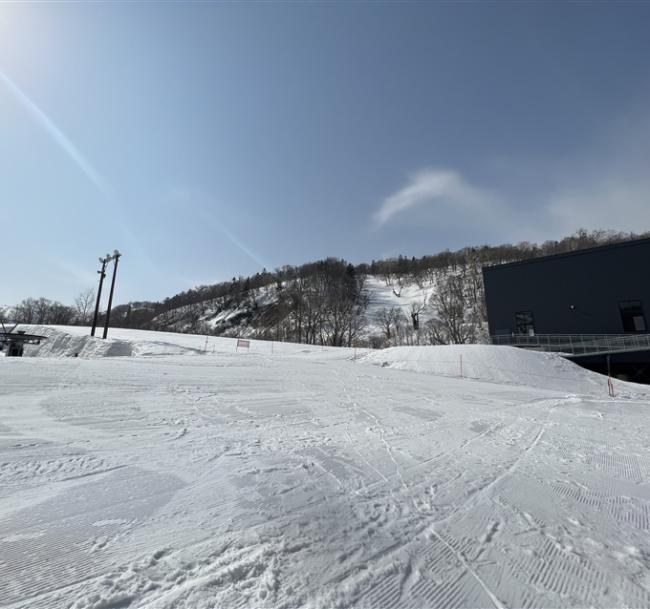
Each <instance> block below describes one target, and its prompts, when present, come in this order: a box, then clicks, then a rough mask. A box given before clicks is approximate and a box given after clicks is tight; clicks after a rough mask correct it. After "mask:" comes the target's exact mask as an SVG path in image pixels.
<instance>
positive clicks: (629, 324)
mask: <svg viewBox="0 0 650 609" xmlns="http://www.w3.org/2000/svg"><path fill="white" fill-rule="evenodd" d="M618 306H619V308H620V310H621V319H622V321H623V331H624V332H645V331H646V323H645V316H644V315H643V307H642V306H641V301H640V300H624V301H623V302H619V303H618Z"/></svg>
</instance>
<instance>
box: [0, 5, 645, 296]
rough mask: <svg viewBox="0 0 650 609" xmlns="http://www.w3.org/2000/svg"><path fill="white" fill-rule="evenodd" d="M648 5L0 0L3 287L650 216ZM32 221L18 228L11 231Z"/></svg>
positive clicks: (427, 248) (24, 291)
mask: <svg viewBox="0 0 650 609" xmlns="http://www.w3.org/2000/svg"><path fill="white" fill-rule="evenodd" d="M648 31H650V4H641V3H621V2H617V3H611V4H608V3H603V2H600V3H593V4H590V3H530V2H527V3H519V4H517V3H510V2H502V3H488V2H484V3H478V2H477V3H472V2H468V3H435V4H434V3H412V4H406V3H395V4H390V3H322V4H293V3H276V4H274V3H260V4H255V3H247V4H232V3H229V4H211V3H195V4H193V3H178V4H173V3H165V4H162V3H161V4H157V3H142V4H138V3H115V4H108V3H107V4H100V3H86V4H77V3H70V4H66V3H58V4H7V3H5V4H0V202H1V203H0V210H1V214H2V222H3V226H4V227H5V228H7V227H9V229H8V230H5V231H3V244H2V245H3V256H2V262H3V263H2V280H1V281H0V304H12V303H15V302H17V301H19V300H20V299H22V298H24V297H27V296H41V295H42V296H47V297H49V298H55V299H59V300H61V301H63V302H66V303H71V302H72V300H73V299H74V297H75V296H76V295H77V294H78V293H79V292H80V291H81V290H82V289H84V288H86V287H88V286H91V285H94V283H95V281H96V273H95V271H96V267H97V266H98V265H97V258H98V257H99V256H100V255H102V254H104V253H106V252H107V251H112V250H113V249H114V248H118V249H120V250H122V251H123V253H124V256H123V259H122V265H121V268H120V275H119V278H118V287H117V293H116V302H126V301H128V300H144V299H160V298H164V297H166V296H171V295H172V294H174V293H175V292H178V291H180V290H184V289H188V288H190V287H192V286H194V285H197V284H204V283H213V282H217V281H220V280H225V279H229V278H231V277H232V276H234V275H240V274H241V275H247V274H251V273H255V272H256V271H258V270H261V267H263V266H265V267H266V268H268V269H272V268H275V267H278V266H282V265H284V264H300V263H303V262H307V261H311V260H315V259H318V258H323V257H326V256H337V257H344V258H346V259H348V260H351V261H353V262H361V261H370V260H371V259H373V258H375V259H376V258H380V257H385V256H390V255H397V254H404V255H408V256H411V255H415V256H419V255H424V254H429V253H435V252H438V251H440V250H443V249H445V248H452V249H453V248H460V247H463V246H466V245H477V244H483V243H498V242H518V241H522V240H532V241H537V240H544V239H552V238H559V237H562V236H564V235H566V234H569V233H571V232H573V231H575V230H576V229H577V228H579V227H585V228H614V229H620V230H635V231H638V232H640V231H644V230H649V229H650V171H648V161H649V160H650V154H649V153H650V36H649V35H648ZM25 235H27V236H25Z"/></svg>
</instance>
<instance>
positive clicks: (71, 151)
mask: <svg viewBox="0 0 650 609" xmlns="http://www.w3.org/2000/svg"><path fill="white" fill-rule="evenodd" d="M0 81H2V82H3V83H4V84H5V86H6V87H7V89H8V90H9V91H10V92H11V94H12V95H13V96H14V97H15V98H16V99H17V100H18V101H19V102H20V104H21V105H22V106H23V107H24V108H25V109H26V110H27V111H28V112H29V113H30V114H31V115H32V117H33V118H34V119H35V120H36V122H37V123H39V124H40V125H41V126H42V127H43V129H45V131H47V133H48V134H49V135H50V136H51V137H52V139H53V140H54V141H55V142H56V143H57V144H58V145H59V147H60V148H61V149H62V150H63V151H64V152H65V153H66V154H67V155H68V156H69V157H70V158H71V159H72V160H73V161H74V163H75V164H76V165H77V166H78V167H79V169H81V171H82V172H83V173H84V174H85V175H86V177H87V178H88V179H89V180H90V181H91V182H92V183H93V184H94V185H95V186H97V188H98V189H99V190H100V191H101V192H102V193H103V194H104V196H106V198H108V199H111V198H112V194H111V188H110V185H109V184H108V182H107V181H106V180H105V179H104V178H103V176H102V175H101V174H100V173H99V172H98V171H97V170H96V169H95V168H94V167H93V165H92V164H91V163H90V161H89V160H88V159H86V157H84V155H83V154H81V152H80V151H79V149H78V148H77V147H76V146H75V145H74V144H73V143H72V141H71V140H70V138H68V137H67V136H66V135H65V133H63V131H62V130H61V129H60V128H59V127H58V126H57V125H56V124H55V123H54V121H53V120H52V119H51V118H50V117H49V116H48V115H47V114H46V113H45V112H44V111H43V110H42V109H41V108H40V107H39V106H38V105H37V104H36V103H35V102H34V101H33V100H32V99H31V98H30V97H29V96H28V95H27V93H25V92H24V91H23V90H22V89H21V88H20V87H19V86H18V85H17V84H16V83H15V82H14V81H13V80H12V79H11V78H9V76H8V75H7V74H6V73H4V72H3V71H2V70H0Z"/></svg>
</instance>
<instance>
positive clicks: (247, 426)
mask: <svg viewBox="0 0 650 609" xmlns="http://www.w3.org/2000/svg"><path fill="white" fill-rule="evenodd" d="M26 329H27V328H26ZM30 329H31V330H32V331H42V332H43V333H47V334H48V335H49V336H50V339H49V340H48V341H46V342H45V343H43V344H42V345H41V346H39V347H32V348H30V350H29V354H31V355H35V356H36V357H25V358H22V359H19V358H2V359H0V415H1V418H0V607H29V608H30V609H37V608H47V609H52V608H58V607H62V608H63V607H65V608H67V607H73V608H76V609H82V608H83V609H90V608H93V609H100V608H102V609H108V608H118V607H138V608H140V607H146V608H151V609H154V608H155V609H163V608H168V609H171V608H178V607H187V608H197V609H198V608H213V607H215V608H216V607H219V608H231V607H232V608H251V607H315V608H329V607H360V608H363V607H373V608H377V607H379V608H390V609H396V608H400V607H413V608H416V607H417V608H422V607H440V608H444V607H622V606H626V607H648V606H650V442H649V441H648V423H649V417H648V408H649V407H650V396H649V395H648V393H647V389H648V388H646V387H645V386H640V385H632V384H624V383H619V382H615V389H616V397H614V398H610V397H609V396H608V394H607V384H606V379H604V378H603V377H601V376H598V375H595V374H592V373H589V372H587V371H584V370H582V369H580V368H578V367H577V366H574V365H573V364H571V363H569V362H567V361H565V360H562V359H560V358H559V357H556V356H551V355H541V354H534V353H530V352H524V351H518V350H514V349H510V348H507V347H487V346H468V347H422V348H418V347H412V348H395V349H388V350H385V351H376V352H371V353H368V352H366V351H363V352H362V351H359V352H355V351H354V350H352V349H324V350H323V349H321V348H320V347H306V346H302V345H286V344H274V345H272V344H271V343H260V342H256V341H252V343H251V348H250V349H249V350H247V349H240V350H239V351H237V350H236V341H235V340H232V339H215V338H213V337H210V338H209V339H208V341H207V344H206V339H205V337H201V336H183V335H174V334H162V333H160V334H159V333H152V332H137V331H126V330H121V331H120V330H114V331H111V336H112V337H113V339H111V340H110V341H108V342H107V343H105V342H103V341H101V340H98V339H89V338H87V337H85V336H84V335H85V334H86V333H87V329H76V328H66V329H63V328H59V329H55V328H37V327H32V328H30ZM74 354H78V357H74ZM111 355H112V356H121V357H102V356H111ZM461 358H462V364H461ZM461 365H462V374H463V376H462V377H461Z"/></svg>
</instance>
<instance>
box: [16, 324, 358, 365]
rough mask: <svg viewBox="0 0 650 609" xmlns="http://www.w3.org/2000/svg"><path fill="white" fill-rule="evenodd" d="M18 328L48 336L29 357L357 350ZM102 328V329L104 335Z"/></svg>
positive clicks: (347, 353) (123, 331)
mask: <svg viewBox="0 0 650 609" xmlns="http://www.w3.org/2000/svg"><path fill="white" fill-rule="evenodd" d="M18 329H21V330H25V331H27V332H30V333H33V334H41V335H43V336H47V337H48V338H47V340H45V341H43V342H42V343H41V344H40V345H28V346H27V347H26V348H25V356H26V357H75V356H78V357H84V358H99V357H118V356H161V355H211V354H217V353H233V352H239V353H241V354H242V355H245V354H258V355H267V354H268V355H274V354H281V355H287V356H298V357H304V356H305V355H311V356H317V357H318V358H325V359H352V358H354V357H355V355H357V353H358V352H357V350H355V349H346V348H341V347H321V346H318V345H301V344H295V343H280V342H272V341H262V340H248V344H249V347H248V348H241V347H238V346H237V339H236V338H226V337H221V336H205V335H199V334H177V333H174V332H156V331H149V330H132V329H127V328H111V329H110V331H109V338H108V339H106V340H103V339H101V338H96V337H91V336H90V328H87V327H83V326H39V325H28V324H21V325H20V326H19V328H18ZM101 332H102V329H101V328H100V329H99V330H98V334H101Z"/></svg>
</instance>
